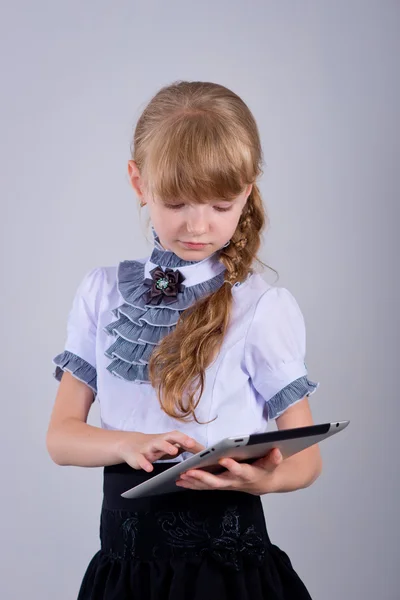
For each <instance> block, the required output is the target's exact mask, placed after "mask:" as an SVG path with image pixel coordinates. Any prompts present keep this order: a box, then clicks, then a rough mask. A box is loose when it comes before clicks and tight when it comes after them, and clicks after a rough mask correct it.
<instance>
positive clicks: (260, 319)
mask: <svg viewBox="0 0 400 600" xmlns="http://www.w3.org/2000/svg"><path fill="white" fill-rule="evenodd" d="M259 288H260V293H259V294H258V297H257V301H256V303H255V305H254V308H253V311H252V318H251V321H250V324H249V327H248V330H247V336H246V349H252V348H258V349H263V350H265V351H268V352H273V353H275V352H276V353H278V354H282V355H286V354H288V355H290V354H291V353H293V352H295V353H297V352H302V351H303V349H304V346H305V323H304V317H303V314H302V311H301V309H300V307H299V304H298V302H297V300H296V299H295V297H294V296H293V294H292V293H291V292H290V291H289V290H288V289H286V288H285V287H278V286H271V285H268V284H266V283H265V286H264V288H262V286H261V285H260V286H259Z"/></svg>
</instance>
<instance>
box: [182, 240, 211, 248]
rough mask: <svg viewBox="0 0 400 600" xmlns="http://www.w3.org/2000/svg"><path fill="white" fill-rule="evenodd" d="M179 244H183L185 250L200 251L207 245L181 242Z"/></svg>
mask: <svg viewBox="0 0 400 600" xmlns="http://www.w3.org/2000/svg"><path fill="white" fill-rule="evenodd" d="M181 244H183V245H184V246H185V247H186V248H190V249H193V250H201V249H202V248H205V247H206V246H207V245H208V244H205V243H201V244H200V243H198V242H182V241H181Z"/></svg>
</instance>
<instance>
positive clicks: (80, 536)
mask: <svg viewBox="0 0 400 600" xmlns="http://www.w3.org/2000/svg"><path fill="white" fill-rule="evenodd" d="M0 22H1V31H0V44H1V52H0V61H1V73H2V77H1V97H0V107H1V117H2V120H1V171H2V175H1V183H2V191H1V243H2V254H1V260H2V276H1V306H2V311H1V319H2V322H1V324H0V325H1V331H2V336H3V343H2V344H1V357H0V364H1V403H2V404H1V409H2V415H3V419H2V423H3V426H2V433H1V438H0V439H1V450H2V452H1V457H2V463H3V465H2V469H1V475H2V484H1V490H2V491H1V500H0V502H1V519H2V521H1V544H0V546H1V550H0V552H1V560H0V568H1V574H0V596H1V598H2V599H4V600H20V599H21V598H25V597H29V598H33V599H38V600H39V599H40V600H41V599H47V598H57V599H58V600H71V599H73V598H74V597H76V593H77V589H78V586H79V584H80V580H81V577H82V575H83V572H84V570H85V568H86V566H87V563H88V561H89V559H90V558H91V556H92V554H93V553H94V552H95V551H96V550H97V549H98V517H99V511H100V503H101V470H100V469H93V470H89V469H87V470H86V469H78V468H61V467H57V466H55V465H54V464H52V462H51V460H50V458H49V457H48V456H47V453H46V449H45V433H46V428H47V424H48V419H49V414H50V410H51V407H52V403H53V399H54V396H55V393H56V383H55V382H54V381H53V379H52V375H51V374H52V370H53V369H52V365H51V359H52V357H53V356H54V355H55V354H57V353H58V352H59V351H61V350H62V349H63V344H64V339H65V325H66V318H67V313H68V311H69V308H70V304H71V301H72V296H73V294H74V292H75V289H76V286H77V285H78V282H79V281H80V279H81V277H82V276H83V275H84V273H85V272H86V271H87V270H88V269H90V268H92V267H95V266H99V265H111V264H115V263H117V262H118V261H119V260H122V259H127V258H135V257H138V256H145V255H146V254H147V252H148V250H149V246H148V244H147V243H146V241H145V237H144V233H145V231H146V223H145V220H143V218H142V219H141V220H140V218H139V216H138V209H137V204H136V199H135V197H134V195H133V193H132V192H131V190H130V188H129V185H128V181H127V176H126V162H127V160H128V158H129V144H130V139H131V135H132V131H133V127H134V124H135V121H136V119H137V117H138V115H139V114H140V111H141V110H142V108H143V107H144V105H145V104H146V102H147V101H148V100H149V99H150V98H151V96H152V95H153V94H154V93H155V92H156V91H157V90H158V88H159V87H160V86H162V85H164V84H167V83H170V82H172V81H174V80H176V79H191V80H211V81H216V82H220V83H222V84H225V85H227V86H228V87H231V88H232V89H234V90H235V91H236V92H237V93H239V94H240V95H242V97H243V98H244V99H245V100H246V101H247V103H248V104H249V106H250V108H251V109H252V110H253V112H254V114H255V116H256V118H257V120H258V123H259V127H260V131H261V135H262V141H263V145H264V152H265V161H266V166H265V175H264V177H263V179H262V182H261V188H262V192H263V194H264V198H265V201H266V203H267V206H268V210H269V213H270V217H271V227H270V230H269V233H268V235H267V236H266V245H265V248H264V251H263V257H264V258H265V259H266V260H267V261H268V262H269V263H270V264H271V265H272V266H274V267H275V268H276V269H277V270H278V271H279V273H280V281H279V284H280V285H284V286H286V287H288V288H289V289H290V290H291V291H292V293H293V294H294V295H295V296H296V298H297V300H298V302H299V304H300V306H301V308H302V310H303V312H304V315H305V318H306V323H307V331H308V354H307V364H308V367H309V372H310V377H311V378H313V379H317V380H319V381H320V382H321V386H320V389H319V391H318V392H317V393H316V394H315V395H314V396H313V397H312V400H311V403H312V408H313V413H314V416H315V420H316V421H325V420H331V419H332V420H336V419H351V421H352V423H351V425H350V427H349V428H348V429H347V430H346V432H344V433H341V434H340V436H338V437H337V438H334V439H333V440H328V441H327V442H325V443H324V444H323V445H322V446H321V451H322V454H323V458H324V472H323V475H322V476H321V478H320V479H319V480H318V481H317V483H316V484H315V485H314V486H313V487H311V488H309V489H307V490H303V491H299V492H294V493H292V494H287V495H276V496H270V497H267V498H265V508H266V515H267V521H268V526H269V530H270V534H271V537H272V539H273V541H274V542H276V543H277V544H278V545H280V546H281V547H282V548H284V549H285V550H286V551H287V552H288V553H289V555H290V556H291V558H292V561H293V564H294V566H295V568H296V569H297V570H298V572H299V573H300V575H301V576H302V578H303V579H304V581H305V582H306V584H307V586H308V588H309V590H310V592H311V595H312V597H313V598H315V599H317V600H334V599H336V598H343V599H352V600H353V599H355V598H363V599H364V600H376V599H377V598H379V599H380V600H395V599H398V598H399V597H400V596H399V591H398V589H399V584H400V581H399V574H398V564H399V550H398V538H399V533H400V531H399V525H398V506H399V500H400V497H399V472H398V471H399V469H398V451H399V443H398V434H397V421H398V418H399V398H398V392H397V387H398V386H397V382H396V380H397V371H398V358H399V352H398V345H397V339H398V334H399V318H398V306H399V284H398V276H399V269H398V258H399V246H398V242H397V230H398V218H399V210H398V189H399V186H398V170H399V145H400V144H399V139H400V138H399V133H400V132H399V110H398V107H399V106H400V94H399V81H398V68H399V63H398V61H399V55H400V35H399V32H400V27H399V25H400V5H399V2H397V1H390V0H380V1H378V0H377V1H368V0H365V1H354V0H350V1H349V0H347V1H345V0H340V1H335V2H332V1H329V0H324V1H320V2H316V1H314V2H312V1H304V2H296V1H287V2H285V1H281V2H270V1H261V0H258V1H254V0H253V1H251V2H248V3H246V2H238V1H232V0H230V1H228V0H220V1H216V0H214V1H213V2H211V1H210V0H207V1H205V0H203V1H202V2H196V3H194V2H187V1H183V0H182V1H171V2H162V1H158V2H153V1H148V2H144V1H143V2H132V1H131V2H128V1H117V2H109V1H104V0H96V1H94V0H92V1H88V2H84V3H82V2H77V1H71V0H70V1H69V2H45V1H44V0H37V1H36V2H34V3H33V2H28V1H27V0H25V1H20V2H18V1H14V2H12V3H6V2H4V1H3V3H2V15H1V18H0ZM97 418H98V413H97V408H96V409H95V410H94V411H93V414H92V415H91V417H90V421H91V422H92V423H97V422H98V420H97Z"/></svg>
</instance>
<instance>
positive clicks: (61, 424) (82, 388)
mask: <svg viewBox="0 0 400 600" xmlns="http://www.w3.org/2000/svg"><path fill="white" fill-rule="evenodd" d="M92 402H93V392H92V391H91V389H90V388H89V387H88V386H87V385H86V384H85V383H82V382H81V381H79V380H78V379H76V378H75V377H74V376H73V375H71V374H70V373H68V372H66V373H64V374H63V376H62V379H61V382H60V386H59V389H58V393H57V396H56V400H55V403H54V408H53V412H52V415H51V418H50V424H49V428H48V432H47V438H46V444H47V449H48V452H49V454H50V456H51V458H52V459H53V461H54V462H55V463H57V464H58V465H75V466H80V467H101V466H108V465H114V464H118V463H121V462H127V463H128V464H130V465H131V466H132V467H133V468H134V469H140V468H142V469H146V470H147V471H151V470H152V466H151V464H150V463H151V462H153V461H154V460H158V459H160V458H162V457H163V456H165V455H170V456H177V455H178V453H179V452H180V450H178V448H177V446H176V445H179V446H180V447H181V449H182V450H188V451H190V452H200V451H201V450H202V449H203V446H202V445H201V444H199V443H198V442H196V441H195V440H192V438H190V437H188V436H187V435H185V434H183V433H180V432H178V431H173V432H169V433H166V434H156V435H152V434H145V433H139V432H130V431H109V430H105V429H101V428H100V427H93V426H92V425H88V424H87V423H86V420H87V417H88V414H89V410H90V407H91V405H92ZM174 444H175V445H174Z"/></svg>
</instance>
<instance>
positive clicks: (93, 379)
mask: <svg viewBox="0 0 400 600" xmlns="http://www.w3.org/2000/svg"><path fill="white" fill-rule="evenodd" d="M53 363H54V364H55V365H56V370H55V372H54V377H55V378H56V379H57V381H61V377H62V375H63V373H64V371H68V372H69V373H72V375H73V376H74V377H76V379H79V381H83V383H86V384H87V385H88V386H89V387H90V388H91V389H92V390H93V392H94V393H95V394H97V372H96V369H95V368H94V367H92V365H90V364H89V363H88V362H86V361H85V360H83V359H82V358H80V357H79V356H77V355H76V354H73V353H72V352H68V350H64V352H62V353H61V354H58V355H57V356H56V357H55V358H54V359H53Z"/></svg>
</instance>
